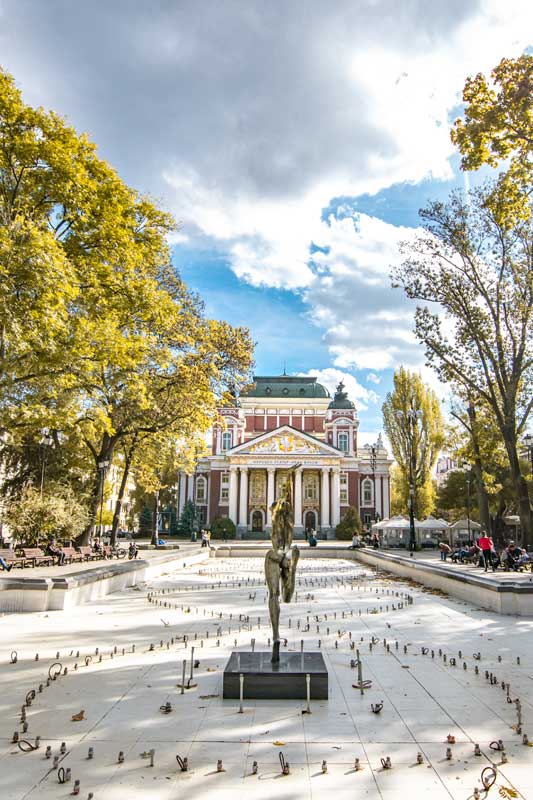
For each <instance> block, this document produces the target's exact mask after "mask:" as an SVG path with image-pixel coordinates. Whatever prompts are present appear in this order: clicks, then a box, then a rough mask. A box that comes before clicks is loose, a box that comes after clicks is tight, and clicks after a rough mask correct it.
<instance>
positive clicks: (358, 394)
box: [299, 367, 379, 411]
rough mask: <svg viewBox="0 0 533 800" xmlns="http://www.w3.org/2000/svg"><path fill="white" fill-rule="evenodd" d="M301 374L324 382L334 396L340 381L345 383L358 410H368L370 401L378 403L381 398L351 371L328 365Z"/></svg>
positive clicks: (349, 395)
mask: <svg viewBox="0 0 533 800" xmlns="http://www.w3.org/2000/svg"><path fill="white" fill-rule="evenodd" d="M299 374H300V375H303V376H305V377H315V378H317V380H318V383H321V384H323V385H324V386H325V387H326V389H327V390H328V391H329V393H330V394H331V396H332V397H333V395H334V394H335V390H336V388H337V386H338V385H339V383H344V386H345V391H346V392H347V393H348V397H349V399H350V400H353V402H354V403H355V406H356V408H357V410H358V411H362V410H366V409H367V408H368V404H369V403H377V402H378V400H379V398H378V396H377V394H376V393H375V392H374V391H372V390H371V389H366V388H365V387H364V386H361V384H360V383H359V381H358V380H357V378H355V377H354V376H353V375H351V374H350V373H349V372H343V371H342V370H339V369H334V368H333V367H327V368H326V369H311V370H309V372H301V373H299Z"/></svg>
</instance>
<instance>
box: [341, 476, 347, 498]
mask: <svg viewBox="0 0 533 800" xmlns="http://www.w3.org/2000/svg"><path fill="white" fill-rule="evenodd" d="M340 502H341V505H348V475H347V474H346V472H341V475H340Z"/></svg>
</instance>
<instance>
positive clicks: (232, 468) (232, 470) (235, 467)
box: [229, 464, 238, 472]
mask: <svg viewBox="0 0 533 800" xmlns="http://www.w3.org/2000/svg"><path fill="white" fill-rule="evenodd" d="M237 469H238V467H237V465H236V464H230V465H229V471H230V472H237Z"/></svg>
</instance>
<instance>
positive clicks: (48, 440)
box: [39, 428, 54, 500]
mask: <svg viewBox="0 0 533 800" xmlns="http://www.w3.org/2000/svg"><path fill="white" fill-rule="evenodd" d="M53 443H54V440H53V438H52V437H51V436H50V433H49V431H48V428H44V429H43V435H42V437H41V440H40V441H39V448H40V450H41V500H42V499H43V490H44V473H45V470H46V455H47V452H48V448H49V447H50V446H51V445H52V444H53Z"/></svg>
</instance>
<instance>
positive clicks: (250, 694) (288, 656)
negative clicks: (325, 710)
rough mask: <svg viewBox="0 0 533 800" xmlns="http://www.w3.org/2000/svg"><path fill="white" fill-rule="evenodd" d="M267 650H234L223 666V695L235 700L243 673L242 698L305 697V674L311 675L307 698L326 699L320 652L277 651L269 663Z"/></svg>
mask: <svg viewBox="0 0 533 800" xmlns="http://www.w3.org/2000/svg"><path fill="white" fill-rule="evenodd" d="M271 657H272V654H271V653H270V652H267V651H262V652H257V653H251V652H240V651H237V650H234V651H233V653H232V654H231V656H230V659H229V661H228V663H227V664H226V668H225V670H224V681H223V687H224V688H223V695H222V696H223V697H224V698H227V699H233V700H238V699H239V697H240V682H239V676H240V675H244V699H250V700H305V699H306V698H307V685H306V679H305V676H306V675H310V676H311V700H327V699H328V671H327V669H326V664H325V662H324V658H323V656H322V653H288V652H287V651H285V652H281V653H280V660H279V662H278V663H276V664H273V663H272V662H271V661H270V659H271Z"/></svg>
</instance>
